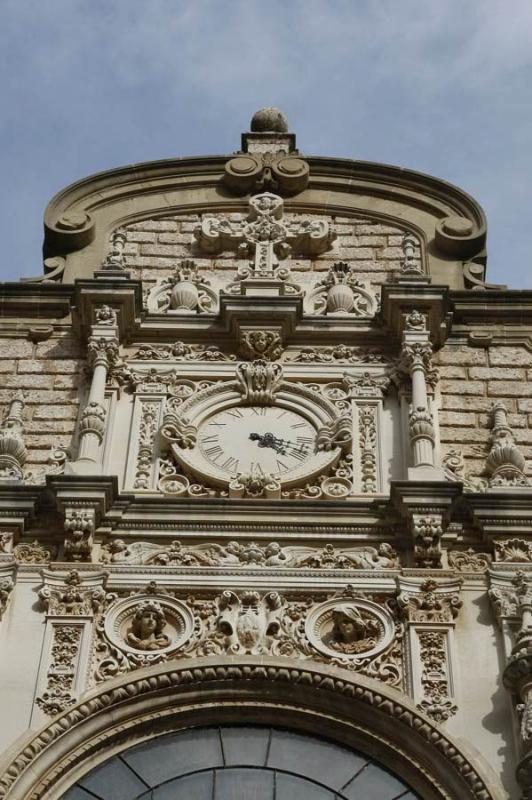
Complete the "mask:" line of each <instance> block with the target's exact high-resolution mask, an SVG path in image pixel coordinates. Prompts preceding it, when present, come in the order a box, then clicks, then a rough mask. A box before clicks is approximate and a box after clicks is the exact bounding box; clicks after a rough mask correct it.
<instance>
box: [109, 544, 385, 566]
mask: <svg viewBox="0 0 532 800" xmlns="http://www.w3.org/2000/svg"><path fill="white" fill-rule="evenodd" d="M101 560H102V561H103V562H104V563H110V564H131V565H150V564H152V565H161V566H180V567H230V568H233V567H242V568H245V567H250V566H261V567H269V568H275V569H278V568H279V567H290V568H292V569H321V570H323V569H325V570H354V569H362V570H380V569H397V568H398V566H399V559H398V556H397V553H396V552H395V550H394V549H393V547H392V546H391V545H389V544H387V543H386V542H382V543H381V544H380V545H378V547H372V546H371V545H360V546H358V547H343V548H338V547H335V546H334V545H332V544H326V545H325V547H323V548H321V549H320V548H316V547H303V546H301V547H297V546H290V545H288V546H281V545H280V544H279V543H278V542H268V544H260V543H257V542H238V541H230V542H228V543H227V544H224V545H222V544H215V543H212V544H185V543H183V542H180V541H177V540H176V541H173V542H172V543H171V544H169V545H158V544H151V543H149V542H132V543H131V544H127V543H126V542H125V541H124V540H123V539H113V540H112V541H111V542H109V543H108V544H105V545H104V546H103V547H102V553H101Z"/></svg>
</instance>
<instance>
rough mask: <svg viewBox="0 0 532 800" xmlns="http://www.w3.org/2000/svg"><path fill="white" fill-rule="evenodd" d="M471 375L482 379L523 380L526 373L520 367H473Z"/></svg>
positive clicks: (470, 370)
mask: <svg viewBox="0 0 532 800" xmlns="http://www.w3.org/2000/svg"><path fill="white" fill-rule="evenodd" d="M469 377H470V378H472V379H473V380H475V379H478V380H481V381H488V380H492V381H502V380H508V381H523V380H525V378H526V373H525V370H524V369H519V368H518V367H471V368H470V369H469Z"/></svg>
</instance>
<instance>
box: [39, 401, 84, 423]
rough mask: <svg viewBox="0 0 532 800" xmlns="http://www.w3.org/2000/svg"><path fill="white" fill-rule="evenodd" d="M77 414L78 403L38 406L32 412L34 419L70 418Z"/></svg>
mask: <svg viewBox="0 0 532 800" xmlns="http://www.w3.org/2000/svg"><path fill="white" fill-rule="evenodd" d="M77 415H78V403H77V402H76V403H72V404H71V405H67V404H64V405H58V406H46V405H43V406H38V407H37V408H36V409H35V410H34V412H33V419H34V420H70V419H75V418H76V417H77Z"/></svg>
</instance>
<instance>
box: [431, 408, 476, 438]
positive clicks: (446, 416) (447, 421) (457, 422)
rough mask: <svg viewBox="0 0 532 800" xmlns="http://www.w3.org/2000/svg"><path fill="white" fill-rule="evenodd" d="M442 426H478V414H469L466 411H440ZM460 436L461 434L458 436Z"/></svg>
mask: <svg viewBox="0 0 532 800" xmlns="http://www.w3.org/2000/svg"><path fill="white" fill-rule="evenodd" d="M438 416H439V420H440V425H452V426H459V427H462V426H471V425H476V421H477V417H476V414H473V413H468V412H466V411H462V412H460V411H440V413H439V415H438ZM458 435H460V434H458Z"/></svg>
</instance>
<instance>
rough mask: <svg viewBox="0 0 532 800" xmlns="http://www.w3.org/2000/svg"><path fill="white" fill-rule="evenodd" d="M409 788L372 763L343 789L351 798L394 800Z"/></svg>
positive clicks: (352, 799) (354, 799)
mask: <svg viewBox="0 0 532 800" xmlns="http://www.w3.org/2000/svg"><path fill="white" fill-rule="evenodd" d="M407 788H408V787H407V786H405V784H404V783H402V782H401V781H399V780H397V778H394V776H393V775H391V774H390V773H389V772H386V771H385V770H384V769H383V768H382V767H378V766H377V765H376V764H370V765H369V766H368V767H366V769H363V770H362V772H361V773H360V775H358V776H357V777H356V778H355V780H354V781H352V782H351V783H349V784H348V786H346V788H345V789H343V790H342V794H343V795H344V797H347V798H349V800H360V798H364V800H394V798H396V797H397V795H400V794H401V792H404V791H405V790H406V789H407Z"/></svg>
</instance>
